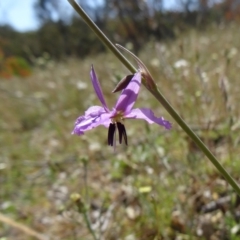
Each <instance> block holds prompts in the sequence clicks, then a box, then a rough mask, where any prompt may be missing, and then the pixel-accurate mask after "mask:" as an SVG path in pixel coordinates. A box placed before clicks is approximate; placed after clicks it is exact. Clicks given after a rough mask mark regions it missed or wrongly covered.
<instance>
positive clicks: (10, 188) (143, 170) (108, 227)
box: [0, 23, 240, 240]
mask: <svg viewBox="0 0 240 240" xmlns="http://www.w3.org/2000/svg"><path fill="white" fill-rule="evenodd" d="M239 37H240V36H239V31H238V25H237V24H234V23H232V24H228V25H215V24H212V25H211V26H209V27H208V28H207V29H206V30H205V31H202V32H198V31H195V30H189V31H188V32H187V33H183V34H180V35H179V37H178V39H176V40H174V41H165V42H161V43H160V42H156V41H150V42H148V43H146V44H144V45H143V48H142V49H141V51H140V52H139V54H138V56H139V57H140V58H141V59H142V61H143V62H144V63H146V65H147V66H148V67H149V69H150V71H151V73H152V75H153V76H154V78H155V79H156V80H157V82H158V85H159V87H160V89H161V91H162V92H163V93H164V95H165V96H166V97H167V99H168V100H169V101H170V103H171V104H172V105H173V106H174V108H175V109H177V110H178V112H179V113H180V114H181V116H182V117H183V118H184V119H185V120H186V121H187V123H189V124H190V125H191V126H192V128H193V129H194V130H195V131H196V132H197V133H198V135H199V136H201V138H202V140H203V141H204V142H205V143H206V144H207V146H208V147H210V148H211V150H212V151H213V152H214V154H215V155H216V156H217V157H218V159H220V161H221V163H222V164H223V165H224V167H226V169H227V170H228V171H229V173H230V174H231V175H232V176H233V177H234V178H235V179H237V180H238V181H239V169H240V166H239V164H240V162H239V161H238V160H239V159H238V156H239V120H238V119H239V108H238V105H237V104H238V102H239V96H240V95H239V89H238V87H237V86H238V72H239V68H240V59H239V55H238V51H239V49H240V43H239ZM91 64H94V67H95V70H96V72H97V73H98V76H99V79H100V81H101V85H102V88H103V91H104V94H105V96H106V98H107V102H108V103H109V106H113V104H114V103H115V100H116V99H117V96H116V94H112V93H111V90H112V89H113V88H114V86H115V85H116V83H117V82H118V81H119V80H120V79H121V78H122V77H123V76H124V75H126V74H128V72H127V71H126V69H125V68H124V67H123V66H122V65H121V64H120V63H119V62H118V61H117V60H116V59H115V58H114V56H112V55H110V54H106V53H103V54H98V55H94V56H89V57H87V58H85V59H84V60H79V59H76V58H68V59H65V60H64V61H60V62H56V61H53V60H51V59H49V58H48V57H47V56H46V57H44V58H42V64H41V65H39V66H36V67H35V68H34V70H33V73H32V76H30V77H28V78H26V79H24V80H23V79H21V78H18V77H15V78H13V79H12V80H11V81H4V80H3V79H2V80H1V81H0V91H1V94H0V98H1V101H0V114H1V118H0V132H1V134H0V146H1V155H0V184H1V190H0V199H1V201H0V209H1V210H0V211H1V213H2V214H3V216H5V217H7V218H8V219H11V221H9V220H8V221H7V220H6V219H5V218H4V217H3V216H2V215H1V214H0V238H2V239H7V240H8V239H18V240H21V239H24V240H26V239H34V238H33V236H35V238H36V239H37V238H38V239H44V237H49V238H50V239H86V240H87V239H93V234H92V233H91V231H92V232H93V233H94V234H95V236H96V238H97V239H124V240H129V239H142V240H145V239H146V240H147V239H164V240H165V239H166V240H167V239H209V240H210V239H229V240H235V239H239V207H240V201H239V197H237V196H236V194H235V193H234V192H233V190H232V189H231V188H230V187H229V186H228V185H227V184H226V181H225V180H224V179H223V178H222V177H221V176H220V175H219V174H218V172H217V171H216V170H215V168H214V167H213V166H212V165H211V164H210V163H209V161H208V160H207V159H205V158H204V157H203V156H202V154H201V152H200V151H199V150H198V149H197V148H196V147H195V146H194V144H193V143H192V142H191V141H190V140H189V139H188V138H187V137H186V136H185V134H184V133H183V132H182V130H181V129H180V128H179V127H178V126H176V124H175V123H174V122H173V120H172V119H171V117H170V116H169V115H168V114H167V113H166V111H165V110H164V109H163V108H161V107H159V104H157V102H156V100H155V99H154V98H153V97H152V96H151V95H150V94H149V93H148V92H147V91H146V90H145V89H144V88H143V87H142V88H141V92H140V95H139V98H138V100H137V104H136V105H137V106H146V107H151V108H153V109H154V112H156V114H158V115H159V116H161V115H162V116H164V117H165V118H166V119H168V120H170V121H172V122H173V130H171V131H165V130H163V129H162V128H159V127H158V126H154V125H150V126H148V125H146V124H145V123H144V122H143V121H134V124H132V122H131V121H130V120H129V121H128V122H126V128H127V131H128V138H129V139H128V140H129V146H128V147H125V146H124V145H123V146H121V145H118V146H117V152H116V153H114V152H113V150H112V148H110V147H108V146H107V130H106V129H105V128H104V127H102V128H97V129H94V130H92V131H89V132H88V133H86V134H85V135H84V136H81V137H78V136H75V135H71V131H72V129H73V125H74V121H75V119H76V118H77V117H78V116H79V115H81V114H82V113H83V111H84V110H86V109H87V108H88V107H89V106H91V105H93V104H94V105H99V102H98V101H97V99H96V96H95V94H94V91H93V88H92V86H91V83H90V77H89V71H90V66H91ZM78 194H79V195H78ZM86 216H87V217H88V219H87V218H86ZM4 219H5V220H4ZM88 221H90V223H91V226H88ZM16 223H18V224H22V225H20V226H19V225H17V224H16ZM23 226H28V227H29V228H27V229H26V228H23ZM30 230H31V231H33V230H34V231H35V232H34V233H35V235H34V234H33V233H32V232H31V231H30ZM90 230H91V231H90ZM37 233H39V234H37ZM40 233H41V235H40Z"/></svg>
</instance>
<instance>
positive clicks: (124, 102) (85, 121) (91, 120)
mask: <svg viewBox="0 0 240 240" xmlns="http://www.w3.org/2000/svg"><path fill="white" fill-rule="evenodd" d="M90 76H91V80H92V85H93V88H94V90H95V92H96V94H97V96H98V99H99V100H100V102H101V103H102V106H92V107H90V108H88V110H87V111H86V112H85V114H84V115H83V116H80V117H79V118H78V119H77V120H76V122H75V127H74V130H73V132H72V134H77V135H82V134H84V132H86V131H88V130H91V129H93V128H95V127H98V126H99V125H103V126H105V127H107V128H108V145H110V146H113V145H114V146H115V132H116V129H118V133H119V143H120V144H121V143H122V140H124V142H125V144H126V145H127V144H128V142H127V132H126V129H125V126H124V120H125V119H143V120H145V121H147V122H148V123H150V124H152V123H157V124H158V125H161V126H163V127H165V128H166V129H170V128H171V123H170V122H168V121H166V120H165V119H164V118H163V117H160V118H158V117H155V116H154V113H153V112H152V111H151V110H150V109H147V108H135V109H133V105H134V103H135V101H136V100H137V96H138V93H139V90H140V85H141V72H137V73H135V74H134V75H133V77H132V79H131V81H130V82H129V84H128V85H127V87H126V88H125V89H124V90H123V91H122V93H121V95H120V97H119V98H118V100H117V103H116V104H115V107H114V108H113V109H112V110H109V108H108V107H107V104H106V102H105V99H104V96H103V93H102V89H101V87H100V84H99V81H98V78H97V76H96V73H95V71H94V69H93V66H92V68H91V72H90Z"/></svg>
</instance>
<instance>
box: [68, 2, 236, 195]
mask: <svg viewBox="0 0 240 240" xmlns="http://www.w3.org/2000/svg"><path fill="white" fill-rule="evenodd" d="M68 1H69V3H70V4H71V5H72V6H73V8H74V9H75V10H76V12H77V13H78V14H79V15H80V16H81V17H82V18H83V20H84V21H85V22H86V23H87V24H88V26H89V27H90V28H91V29H92V30H93V31H94V32H95V34H96V35H97V36H98V38H99V39H100V40H101V41H102V42H103V43H104V44H105V45H106V47H107V48H108V49H110V51H112V53H113V54H114V55H115V56H116V57H117V58H118V59H119V60H120V61H121V62H122V63H123V64H124V65H125V66H126V67H127V68H128V69H129V70H130V71H131V72H132V73H135V72H136V71H137V70H136V69H135V68H134V67H133V65H132V64H131V63H130V62H129V61H128V60H127V59H126V58H125V57H124V56H123V55H122V54H121V53H120V52H119V51H118V49H117V48H116V47H115V45H114V44H113V43H112V42H111V41H110V40H109V39H108V38H107V37H106V36H105V35H104V33H103V32H102V31H101V30H100V29H99V28H98V27H97V25H96V24H95V23H94V22H93V21H92V20H91V19H90V17H89V16H88V15H87V14H86V13H85V11H84V10H83V9H82V8H81V6H79V5H78V4H77V3H76V2H75V0H68ZM143 84H144V86H145V87H147V82H146V81H144V82H143ZM147 89H148V90H149V91H150V92H151V93H152V94H153V96H154V97H155V98H156V99H157V100H158V101H159V102H160V103H161V104H162V105H163V107H164V108H165V109H166V110H167V111H168V113H169V114H170V115H171V116H172V117H173V118H174V120H175V121H176V122H177V123H178V124H179V125H180V127H181V128H182V129H183V130H184V131H185V132H186V133H187V135H188V136H189V137H190V138H191V139H192V140H193V141H194V142H195V144H196V145H197V146H198V147H199V148H200V149H201V150H202V151H203V153H204V154H205V156H206V157H207V158H208V159H209V160H210V161H211V162H212V164H213V165H214V166H215V167H216V168H217V170H218V171H219V172H220V173H221V174H222V175H223V176H224V177H225V179H226V181H227V182H228V183H229V184H230V185H231V186H232V188H233V189H234V190H235V191H236V192H237V194H238V195H239V196H240V188H239V186H238V184H237V182H236V181H235V180H234V179H233V178H232V177H231V176H230V174H229V173H228V172H227V171H226V170H225V169H224V167H223V166H222V165H221V164H220V163H219V161H218V160H217V159H216V157H215V156H214V155H213V154H212V153H211V151H210V150H209V149H208V148H207V147H206V145H205V144H204V143H203V142H202V141H201V140H200V138H199V137H198V136H197V135H196V134H195V133H194V132H193V130H191V128H190V127H189V126H188V125H187V124H186V123H185V121H184V120H183V119H182V118H181V117H180V116H179V115H178V113H177V112H176V111H175V110H174V108H173V107H172V106H171V105H170V103H169V102H168V101H167V100H166V99H165V97H164V96H163V94H162V93H161V92H160V90H159V89H158V88H152V89H149V88H148V87H147Z"/></svg>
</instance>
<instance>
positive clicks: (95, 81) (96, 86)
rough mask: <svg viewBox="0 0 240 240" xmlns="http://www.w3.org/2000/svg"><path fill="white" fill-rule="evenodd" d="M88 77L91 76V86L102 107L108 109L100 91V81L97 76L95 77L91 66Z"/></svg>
mask: <svg viewBox="0 0 240 240" xmlns="http://www.w3.org/2000/svg"><path fill="white" fill-rule="evenodd" d="M90 77H91V80H92V85H93V88H94V90H95V92H96V94H97V96H98V99H99V100H100V102H101V103H102V105H103V107H104V109H105V110H106V111H107V112H108V111H109V110H108V107H107V104H106V102H105V99H104V96H103V93H102V89H101V86H100V83H99V81H98V78H97V75H96V73H95V71H94V68H93V66H92V67H91V71H90Z"/></svg>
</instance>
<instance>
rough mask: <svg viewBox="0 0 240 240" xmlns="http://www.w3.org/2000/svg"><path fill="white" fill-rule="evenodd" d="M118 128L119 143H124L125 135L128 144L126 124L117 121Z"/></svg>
mask: <svg viewBox="0 0 240 240" xmlns="http://www.w3.org/2000/svg"><path fill="white" fill-rule="evenodd" d="M117 128H118V134H119V143H120V144H121V143H122V137H123V138H124V142H125V144H126V145H128V142H127V132H126V129H125V126H124V125H123V124H122V123H120V122H117Z"/></svg>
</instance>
